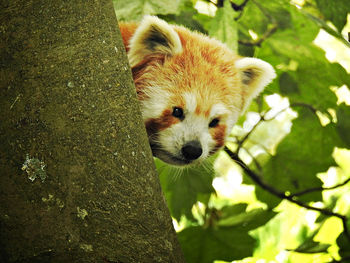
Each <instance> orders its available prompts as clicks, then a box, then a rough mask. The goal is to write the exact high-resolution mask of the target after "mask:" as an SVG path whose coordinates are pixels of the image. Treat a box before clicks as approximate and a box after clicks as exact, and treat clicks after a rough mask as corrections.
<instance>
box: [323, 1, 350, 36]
mask: <svg viewBox="0 0 350 263" xmlns="http://www.w3.org/2000/svg"><path fill="white" fill-rule="evenodd" d="M316 4H317V7H318V8H319V10H320V11H321V12H322V13H323V15H324V16H325V18H326V20H330V21H331V22H332V23H333V24H334V25H335V27H336V28H337V29H338V30H339V32H340V31H341V30H342V29H343V27H344V26H345V24H346V19H347V15H348V13H350V4H349V1H348V0H334V1H329V0H316Z"/></svg>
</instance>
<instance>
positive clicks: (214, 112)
mask: <svg viewBox="0 0 350 263" xmlns="http://www.w3.org/2000/svg"><path fill="white" fill-rule="evenodd" d="M226 114H230V111H229V110H228V109H227V108H226V106H225V105H224V104H221V103H218V104H214V105H213V107H212V108H211V110H210V114H209V115H210V117H211V118H215V117H217V116H220V115H226Z"/></svg>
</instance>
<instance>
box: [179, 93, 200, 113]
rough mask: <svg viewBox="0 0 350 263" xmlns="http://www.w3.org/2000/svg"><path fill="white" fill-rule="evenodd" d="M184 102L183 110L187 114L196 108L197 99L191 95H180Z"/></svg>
mask: <svg viewBox="0 0 350 263" xmlns="http://www.w3.org/2000/svg"><path fill="white" fill-rule="evenodd" d="M182 97H183V98H184V100H185V109H186V111H187V112H191V113H192V112H194V111H195V110H196V107H197V99H196V96H195V95H194V94H193V93H190V92H186V93H184V94H183V95H182Z"/></svg>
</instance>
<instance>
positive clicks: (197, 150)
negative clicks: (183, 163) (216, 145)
mask: <svg viewBox="0 0 350 263" xmlns="http://www.w3.org/2000/svg"><path fill="white" fill-rule="evenodd" d="M181 152H182V155H183V156H184V157H185V158H186V159H187V160H196V159H198V158H199V156H201V155H202V152H203V151H202V146H201V144H200V143H199V141H190V142H188V143H186V144H185V145H184V146H183V147H182V148H181Z"/></svg>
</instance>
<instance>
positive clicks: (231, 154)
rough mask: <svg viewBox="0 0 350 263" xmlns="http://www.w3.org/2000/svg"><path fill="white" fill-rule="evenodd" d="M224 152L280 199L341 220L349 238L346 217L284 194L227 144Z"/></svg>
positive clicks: (263, 187) (256, 181)
mask: <svg viewBox="0 0 350 263" xmlns="http://www.w3.org/2000/svg"><path fill="white" fill-rule="evenodd" d="M224 150H225V152H226V153H227V154H228V155H229V156H230V158H231V159H232V160H234V161H235V162H236V163H237V164H238V165H239V166H240V167H241V168H242V169H243V170H244V172H245V173H246V174H247V175H248V176H249V177H250V178H251V179H252V180H253V181H254V182H255V183H256V184H257V185H259V186H260V187H261V188H262V189H264V190H266V191H268V192H269V193H271V194H273V195H274V196H277V197H278V198H280V199H282V200H288V201H289V202H292V203H294V204H296V205H298V206H300V207H304V208H306V209H309V210H313V211H317V212H320V213H321V214H323V215H326V216H334V217H337V218H339V219H341V220H342V224H343V230H344V233H345V235H346V237H347V238H348V239H349V240H350V233H349V230H348V226H347V217H346V216H344V215H341V214H338V213H335V212H333V211H331V210H329V209H327V208H319V207H314V206H310V205H307V204H304V203H303V202H301V201H299V200H298V199H296V198H295V197H292V196H290V195H286V194H285V193H284V192H281V191H279V190H278V189H276V188H274V187H272V186H271V185H268V184H267V183H265V182H264V181H263V180H262V179H261V178H260V176H259V175H257V174H256V173H255V172H254V171H252V170H251V169H250V168H249V167H248V166H247V165H246V164H245V163H244V162H243V161H242V160H241V159H240V158H239V156H238V154H237V153H234V152H232V151H231V150H230V149H229V148H228V147H227V146H225V147H224Z"/></svg>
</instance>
